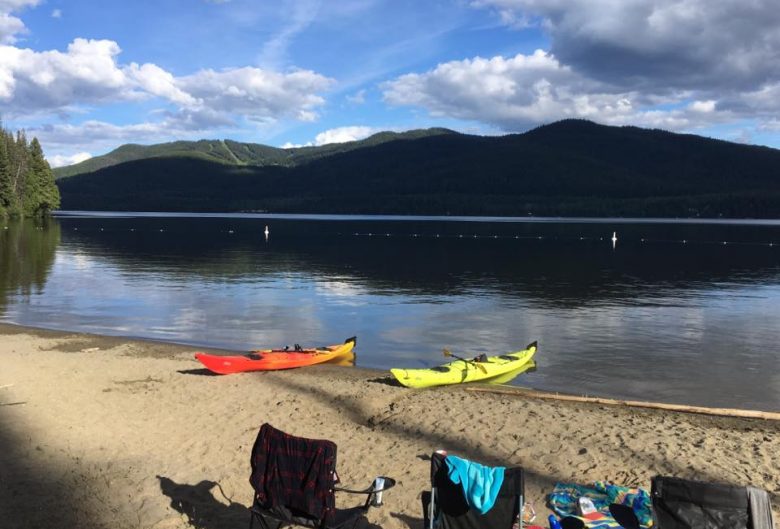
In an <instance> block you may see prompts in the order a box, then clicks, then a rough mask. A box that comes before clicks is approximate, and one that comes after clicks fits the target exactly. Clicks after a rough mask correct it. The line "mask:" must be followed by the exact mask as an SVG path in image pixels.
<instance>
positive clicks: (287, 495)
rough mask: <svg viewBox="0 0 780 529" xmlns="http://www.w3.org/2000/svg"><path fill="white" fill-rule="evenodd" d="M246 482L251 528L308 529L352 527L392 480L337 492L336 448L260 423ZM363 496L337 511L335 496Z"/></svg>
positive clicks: (328, 443)
mask: <svg viewBox="0 0 780 529" xmlns="http://www.w3.org/2000/svg"><path fill="white" fill-rule="evenodd" d="M250 463H251V466H252V473H251V475H250V477H249V483H250V484H251V485H252V488H253V489H254V491H255V494H254V502H253V503H252V507H251V508H250V515H251V518H250V523H249V527H250V529H252V528H253V527H254V524H255V522H257V523H258V525H259V527H260V528H261V529H280V528H281V527H284V526H289V525H299V526H303V527H311V528H312V529H341V528H345V529H346V528H351V527H354V526H355V525H356V524H357V523H358V522H359V521H361V520H365V513H366V512H367V511H368V509H369V508H370V507H372V506H375V507H378V506H380V505H381V504H382V492H383V491H385V490H388V489H390V488H392V487H393V486H394V485H395V480H394V479H392V478H389V477H385V476H380V477H378V478H376V479H375V480H374V482H373V483H372V484H371V485H370V486H368V487H366V488H365V489H360V490H350V489H345V488H341V487H337V486H336V484H337V483H338V482H339V479H338V475H337V474H336V444H335V443H333V442H331V441H326V440H320V439H306V438H304V437H294V436H292V435H289V434H286V433H284V432H282V431H281V430H277V429H276V428H274V427H273V426H271V425H270V424H268V423H266V424H263V425H262V426H261V427H260V431H259V432H258V434H257V438H256V439H255V444H254V446H253V447H252V455H251V460H250ZM337 491H340V492H346V493H351V494H365V495H366V500H365V502H364V503H363V504H362V505H358V506H356V507H351V508H347V509H337V508H336V506H335V503H336V501H335V492H337Z"/></svg>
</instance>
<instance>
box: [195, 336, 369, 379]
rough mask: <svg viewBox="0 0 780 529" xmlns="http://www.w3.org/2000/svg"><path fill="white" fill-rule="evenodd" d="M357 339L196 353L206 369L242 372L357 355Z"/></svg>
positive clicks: (290, 366) (267, 369)
mask: <svg viewBox="0 0 780 529" xmlns="http://www.w3.org/2000/svg"><path fill="white" fill-rule="evenodd" d="M356 342H357V338H356V337H354V336H353V337H352V338H347V339H346V340H345V341H344V343H341V344H337V345H329V346H327V347H317V348H315V349H302V348H300V347H298V346H296V347H295V349H293V350H290V349H289V348H285V349H258V350H256V351H251V352H250V353H249V354H246V355H241V356H220V355H210V354H207V353H195V358H197V359H198V360H199V361H200V363H201V364H203V365H204V366H205V367H206V369H208V370H209V371H213V372H214V373H218V374H220V375H228V374H230V373H242V372H244V371H273V370H276V369H292V368H295V367H304V366H310V365H314V364H321V363H323V362H329V361H338V362H340V363H341V362H343V361H345V360H349V359H354V354H355V353H353V352H352V349H353V348H354V347H355V343H356Z"/></svg>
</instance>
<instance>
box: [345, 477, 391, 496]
mask: <svg viewBox="0 0 780 529" xmlns="http://www.w3.org/2000/svg"><path fill="white" fill-rule="evenodd" d="M379 477H381V478H382V479H384V480H385V483H384V485H382V488H379V489H375V488H374V484H373V483H371V485H369V486H368V487H366V488H365V489H361V490H354V489H346V488H343V487H333V490H334V491H336V492H346V493H348V494H373V493H375V492H383V491H385V490H389V489H392V488H393V487H394V486H395V480H394V479H393V478H388V477H386V476H379Z"/></svg>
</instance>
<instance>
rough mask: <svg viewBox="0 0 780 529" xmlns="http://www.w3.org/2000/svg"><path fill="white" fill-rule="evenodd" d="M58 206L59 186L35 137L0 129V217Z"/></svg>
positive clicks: (31, 213) (33, 214)
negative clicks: (29, 138)
mask: <svg viewBox="0 0 780 529" xmlns="http://www.w3.org/2000/svg"><path fill="white" fill-rule="evenodd" d="M59 205H60V193H59V189H58V188H57V186H56V185H55V183H54V175H53V173H52V170H51V168H50V167H49V163H48V162H47V161H46V159H45V158H44V157H43V150H42V149H41V144H40V143H39V142H38V139H37V138H33V140H32V141H31V142H29V143H28V142H27V137H26V136H25V134H24V132H17V133H16V135H14V134H13V133H12V132H11V131H8V130H6V129H4V128H0V217H5V216H24V217H37V216H41V215H45V214H46V213H48V212H49V211H51V210H53V209H56V208H58V207H59Z"/></svg>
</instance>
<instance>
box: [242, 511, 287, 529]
mask: <svg viewBox="0 0 780 529" xmlns="http://www.w3.org/2000/svg"><path fill="white" fill-rule="evenodd" d="M249 514H250V516H249V529H254V526H255V518H257V523H258V525H260V529H271V525H270V524H269V523H268V520H267V519H266V517H265V516H263V515H262V514H260V513H259V512H255V511H253V510H251V509H250V511H249ZM283 525H284V522H278V523H277V524H276V527H274V528H273V529H281V528H282V526H283Z"/></svg>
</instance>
